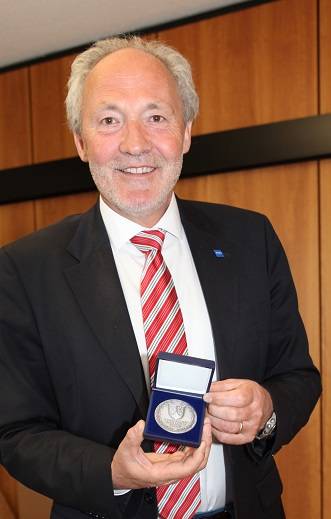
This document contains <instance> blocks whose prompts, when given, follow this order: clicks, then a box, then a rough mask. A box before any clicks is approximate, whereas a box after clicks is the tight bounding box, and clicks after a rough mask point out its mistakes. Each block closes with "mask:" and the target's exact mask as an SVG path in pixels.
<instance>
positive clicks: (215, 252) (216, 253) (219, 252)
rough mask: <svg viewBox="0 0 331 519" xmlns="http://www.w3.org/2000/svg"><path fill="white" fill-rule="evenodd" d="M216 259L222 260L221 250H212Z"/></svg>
mask: <svg viewBox="0 0 331 519" xmlns="http://www.w3.org/2000/svg"><path fill="white" fill-rule="evenodd" d="M213 252H214V254H215V256H216V258H224V257H225V255H224V252H223V251H222V250H221V249H213Z"/></svg>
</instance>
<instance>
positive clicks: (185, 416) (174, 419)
mask: <svg viewBox="0 0 331 519" xmlns="http://www.w3.org/2000/svg"><path fill="white" fill-rule="evenodd" d="M154 418H155V421H156V423H157V424H158V425H159V426H160V427H161V428H162V429H164V430H165V431H167V432H170V433H174V434H183V433H186V432H188V431H190V430H191V429H193V427H194V426H195V424H196V423H197V413H196V412H195V409H194V408H193V407H192V406H191V405H190V404H188V403H187V402H184V401H183V400H175V399H170V400H164V401H163V402H161V403H160V404H159V405H158V406H157V407H156V409H155V411H154Z"/></svg>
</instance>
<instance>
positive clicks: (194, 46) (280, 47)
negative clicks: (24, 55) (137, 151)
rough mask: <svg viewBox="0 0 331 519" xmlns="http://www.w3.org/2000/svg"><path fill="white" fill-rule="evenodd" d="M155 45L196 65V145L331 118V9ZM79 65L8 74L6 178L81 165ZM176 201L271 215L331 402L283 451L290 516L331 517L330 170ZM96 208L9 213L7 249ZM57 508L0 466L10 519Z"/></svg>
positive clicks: (227, 21)
mask: <svg viewBox="0 0 331 519" xmlns="http://www.w3.org/2000/svg"><path fill="white" fill-rule="evenodd" d="M147 37H153V38H159V39H162V40H163V41H166V42H168V43H170V44H172V45H174V46H175V47H177V48H178V49H179V50H180V51H181V52H183V53H184V54H185V56H187V57H188V58H189V60H190V61H191V63H192V66H193V72H194V77H195V81H196V84H197V88H198V91H199V94H200V99H201V110H200V112H201V115H200V116H199V119H198V120H197V122H196V124H195V127H194V134H195V135H201V134H206V133H209V132H217V131H222V130H228V129H232V128H241V127H250V126H254V125H257V124H264V123H271V122H276V121H282V120H287V119H297V118H302V117H307V116H311V115H318V114H325V113H330V112H331V59H330V48H331V2H330V1H329V0H279V1H275V2H271V3H266V4H262V5H257V6H255V7H251V8H249V9H243V10H240V11H236V12H232V13H228V14H225V15H222V16H214V17H212V18H208V19H204V20H200V21H195V22H192V23H186V24H182V25H180V26H177V27H173V28H169V29H165V30H162V31H159V32H157V33H153V34H150V35H148V36H147ZM72 59H73V55H68V56H64V57H58V58H52V59H48V60H45V61H42V62H40V63H36V64H32V65H30V66H20V67H17V68H16V69H12V70H9V71H7V72H6V71H5V72H3V73H1V74H0V113H1V114H2V116H1V119H0V169H7V168H14V167H17V166H26V165H29V164H36V163H41V162H47V161H51V160H56V159H63V158H67V157H72V156H74V155H76V151H75V148H74V145H73V141H72V137H71V135H70V134H69V132H68V130H67V127H66V122H65V116H64V109H63V101H64V97H65V84H66V81H67V78H68V73H69V68H70V63H71V61H72ZM330 139H331V136H330ZM220 153H222V150H220ZM238 153H239V154H240V149H238ZM0 175H1V171H0ZM45 175H47V171H46V170H45ZM0 179H1V176H0ZM176 191H177V193H178V195H180V196H181V197H184V198H190V199H197V200H206V201H209V202H221V203H227V204H233V205H236V206H240V207H246V208H249V209H254V210H257V211H262V212H263V213H265V214H267V216H268V217H269V218H270V219H271V221H272V223H273V225H274V227H275V229H276V231H277V233H278V234H279V236H280V238H281V240H282V242H283V244H284V246H285V249H286V252H287V255H288V258H289V261H290V264H291V268H292V272H293V275H294V279H295V283H296V286H297V290H298V295H299V302H300V309H301V313H302V315H303V319H304V321H305V324H306V328H307V333H308V336H309V339H310V347H311V354H312V356H313V358H314V361H315V363H316V365H317V366H319V367H320V369H321V371H322V376H323V379H324V393H323V398H322V400H321V403H320V404H319V405H318V407H317V409H316V410H315V412H314V414H313V416H312V418H311V420H310V422H309V424H308V426H306V428H305V429H304V430H303V431H301V432H300V433H299V435H298V436H297V437H296V439H295V440H294V441H293V442H292V443H291V444H290V445H289V446H287V447H285V448H284V449H282V451H281V452H280V453H279V454H278V455H277V463H278V466H279V467H280V471H281V475H282V479H283V482H284V494H283V496H284V504H285V508H286V512H287V518H288V519H298V518H299V517H313V518H314V519H315V518H316V519H319V518H321V519H327V517H329V515H328V513H329V511H330V509H331V495H330V492H327V490H326V489H330V488H331V432H330V431H331V413H330V398H331V347H330V341H331V322H330V318H329V320H328V319H327V317H328V316H330V314H331V232H330V230H331V229H330V222H331V160H323V161H311V162H298V163H294V164H286V165H285V164H284V165H279V166H274V167H268V168H259V169H255V170H254V169H250V170H245V171H236V172H231V173H225V174H224V173H222V174H215V175H207V176H201V177H196V178H185V179H182V180H181V181H180V182H179V184H178V187H177V190H176ZM95 200H96V193H95V192H90V193H83V194H82V193H78V194H73V195H67V196H61V197H53V198H45V199H39V200H33V201H32V200H28V201H24V202H20V203H12V204H4V205H1V206H0V242H1V243H2V244H5V243H8V242H10V241H12V240H14V239H16V238H18V237H20V236H23V235H24V234H27V233H30V232H32V231H34V230H35V229H39V228H41V227H44V226H46V225H48V224H50V223H52V222H55V221H57V220H59V219H60V218H62V217H64V216H65V215H67V214H70V213H75V212H81V211H84V210H85V209H87V208H88V207H90V206H91V205H92V204H93V203H94V202H95ZM327 410H328V412H327ZM49 507H50V501H49V500H48V499H46V498H44V497H42V496H39V495H38V494H36V493H34V492H32V491H31V490H28V489H26V488H25V487H24V486H22V485H21V484H19V483H17V482H16V481H14V480H13V479H12V478H11V477H9V476H8V474H7V473H6V472H5V471H4V470H3V469H1V468H0V517H1V519H45V518H47V517H48V510H49Z"/></svg>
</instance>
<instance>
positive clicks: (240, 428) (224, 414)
mask: <svg viewBox="0 0 331 519" xmlns="http://www.w3.org/2000/svg"><path fill="white" fill-rule="evenodd" d="M203 398H204V401H205V402H207V403H208V407H207V416H208V417H209V418H210V422H211V426H212V433H213V435H214V436H215V438H216V439H217V440H218V441H219V442H220V443H228V444H231V445H242V444H244V443H249V442H251V441H253V440H254V438H255V436H256V434H257V433H258V432H259V431H260V430H261V429H262V428H263V426H264V425H265V423H266V422H267V420H269V418H270V416H271V415H272V411H273V404H272V400H271V396H270V394H269V393H268V391H267V390H266V389H264V387H262V386H260V385H259V384H257V383H256V382H254V381H252V380H246V379H227V380H222V381H219V382H213V383H212V385H211V388H210V391H209V393H206V394H205V395H204V397H203Z"/></svg>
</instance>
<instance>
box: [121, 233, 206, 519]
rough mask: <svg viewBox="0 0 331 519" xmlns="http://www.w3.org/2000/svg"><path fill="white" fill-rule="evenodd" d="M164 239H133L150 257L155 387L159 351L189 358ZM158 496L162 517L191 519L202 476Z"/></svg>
mask: <svg viewBox="0 0 331 519" xmlns="http://www.w3.org/2000/svg"><path fill="white" fill-rule="evenodd" d="M164 237H165V233H164V232H163V231H160V230H151V231H142V232H140V233H139V234H137V235H136V236H134V237H133V238H132V239H131V242H132V243H133V244H134V245H135V246H136V247H137V248H138V249H139V250H140V251H141V252H143V253H144V254H145V256H146V260H145V266H144V269H143V273H142V278H141V287H140V294H141V305H142V314H143V323H144V331H145V337H146V345H147V355H148V361H149V374H150V379H151V385H153V382H154V375H155V365H156V358H157V355H158V353H159V352H161V351H167V352H171V353H176V354H180V355H187V343H186V336H185V330H184V323H183V316H182V312H181V309H180V306H179V301H178V297H177V293H176V289H175V285H174V282H173V279H172V277H171V274H170V272H169V270H168V267H167V265H166V264H165V261H164V259H163V256H162V253H161V247H162V245H163V241H164ZM180 448H181V447H178V446H177V445H172V444H168V443H164V442H163V443H160V442H155V443H154V451H155V452H175V451H176V450H177V449H180ZM156 497H157V502H158V510H159V515H160V517H162V518H163V519H190V518H191V517H192V516H193V515H194V514H195V512H196V510H197V509H198V507H199V505H200V502H201V499H200V477H199V474H194V475H193V476H192V477H188V478H185V479H182V480H180V481H178V482H177V483H174V484H171V485H162V486H160V487H157V489H156Z"/></svg>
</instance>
